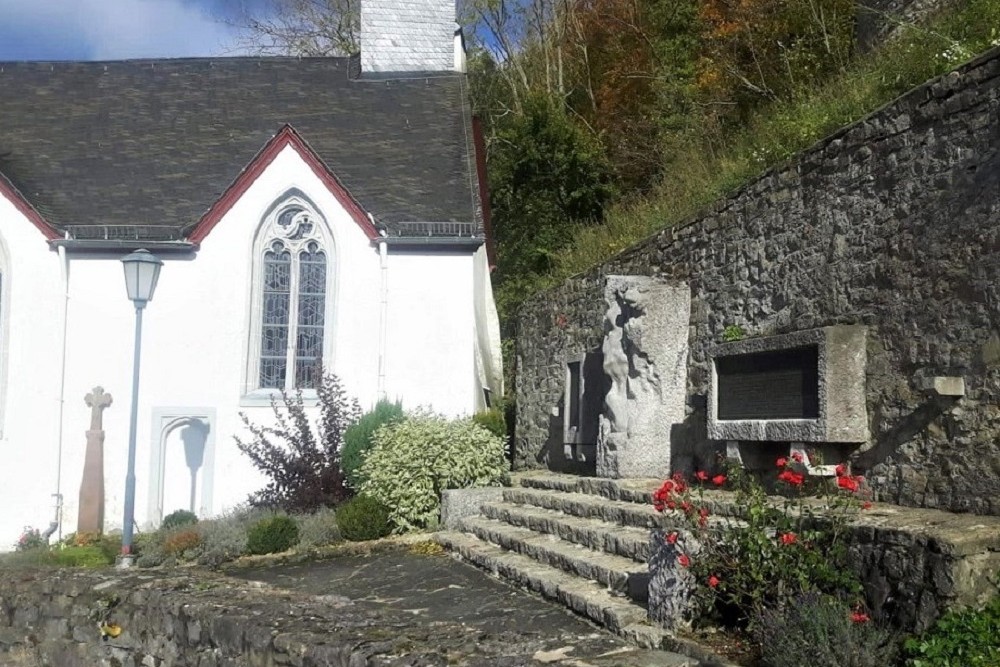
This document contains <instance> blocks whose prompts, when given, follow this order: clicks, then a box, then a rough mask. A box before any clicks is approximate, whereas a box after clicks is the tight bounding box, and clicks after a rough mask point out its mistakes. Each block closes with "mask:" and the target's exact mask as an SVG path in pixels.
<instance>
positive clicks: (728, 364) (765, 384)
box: [715, 345, 819, 419]
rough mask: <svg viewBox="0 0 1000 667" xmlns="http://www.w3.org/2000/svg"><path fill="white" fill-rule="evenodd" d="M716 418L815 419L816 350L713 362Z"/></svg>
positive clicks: (782, 351) (810, 347)
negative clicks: (715, 378)
mask: <svg viewBox="0 0 1000 667" xmlns="http://www.w3.org/2000/svg"><path fill="white" fill-rule="evenodd" d="M715 369H716V377H717V378H718V393H717V396H718V406H717V407H718V418H719V419H816V418H818V417H819V348H818V347H817V346H815V345H810V346H808V347H797V348H791V349H788V350H779V351H776V352H755V353H751V354H739V355H733V356H728V357H718V358H716V360H715Z"/></svg>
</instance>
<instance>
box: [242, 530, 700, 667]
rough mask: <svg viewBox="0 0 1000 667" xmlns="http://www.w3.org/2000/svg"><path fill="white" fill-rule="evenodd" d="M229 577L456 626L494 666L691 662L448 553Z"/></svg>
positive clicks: (652, 666)
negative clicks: (472, 633) (469, 633)
mask: <svg viewBox="0 0 1000 667" xmlns="http://www.w3.org/2000/svg"><path fill="white" fill-rule="evenodd" d="M229 574H230V576H234V577H242V578H245V579H251V580H256V581H263V582H266V583H268V584H271V585H274V586H277V587H280V588H286V589H291V590H296V591H301V592H305V593H310V594H313V595H338V596H344V597H347V598H350V599H351V600H353V601H354V603H355V604H356V605H358V606H361V607H367V608H371V609H375V610H377V609H386V608H390V609H392V610H394V611H396V612H401V613H403V614H409V615H412V616H413V617H414V619H415V620H418V621H419V622H420V623H421V624H427V625H429V626H438V627H440V628H441V630H444V629H445V628H446V627H453V626H455V625H459V626H463V627H465V628H469V627H473V628H476V630H477V635H476V636H477V646H476V653H478V655H477V656H476V657H477V659H479V660H481V659H482V658H484V657H492V658H495V660H494V661H492V662H491V664H496V665H540V664H545V663H548V664H556V665H563V666H566V667H569V666H572V665H575V666H577V667H584V666H586V665H594V666H600V667H611V666H612V665H614V666H621V667H681V666H682V665H693V664H694V661H689V660H688V659H680V658H679V657H678V656H675V655H674V654H670V653H666V652H660V651H643V650H639V649H636V648H634V647H632V646H630V645H629V644H628V643H627V642H625V641H624V640H622V639H621V638H619V637H617V636H615V635H612V634H610V633H608V632H606V631H604V630H602V629H600V628H598V627H596V626H594V625H592V624H590V623H589V622H587V621H585V620H583V619H582V618H580V617H578V616H576V615H573V614H572V613H570V612H568V611H567V610H565V609H564V608H562V607H559V606H557V605H554V604H552V603H549V602H547V601H545V600H542V599H541V598H538V597H535V596H533V595H531V594H529V593H526V592H524V591H521V590H517V589H514V588H512V587H510V586H508V585H507V584H504V583H502V582H500V581H498V580H496V579H494V578H492V577H490V576H489V575H487V574H485V573H483V572H481V571H479V570H477V569H475V568H473V567H471V566H469V565H466V564H464V563H462V562H459V561H456V560H454V559H453V558H451V557H450V556H447V555H419V554H414V553H410V552H408V551H405V550H402V549H400V550H393V551H388V552H381V553H374V554H369V555H344V556H338V557H335V558H332V559H330V560H324V561H315V562H311V563H300V564H289V565H274V566H269V567H262V568H255V569H242V570H235V571H231V572H230V573H229ZM443 634H447V633H443ZM456 657H457V656H456Z"/></svg>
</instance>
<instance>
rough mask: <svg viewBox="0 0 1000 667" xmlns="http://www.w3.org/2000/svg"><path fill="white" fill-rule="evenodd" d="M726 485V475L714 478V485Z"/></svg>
mask: <svg viewBox="0 0 1000 667" xmlns="http://www.w3.org/2000/svg"><path fill="white" fill-rule="evenodd" d="M725 483H726V476H725V475H716V476H715V477H713V478H712V484H715V485H716V486H722V485H723V484H725Z"/></svg>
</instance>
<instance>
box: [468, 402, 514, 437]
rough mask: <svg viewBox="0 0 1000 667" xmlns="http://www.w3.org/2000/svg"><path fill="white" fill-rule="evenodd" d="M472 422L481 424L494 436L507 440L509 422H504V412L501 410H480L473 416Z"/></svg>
mask: <svg viewBox="0 0 1000 667" xmlns="http://www.w3.org/2000/svg"><path fill="white" fill-rule="evenodd" d="M472 422H473V423H474V424H479V425H480V426H482V427H483V428H485V429H486V430H487V431H489V432H490V433H492V434H493V435H495V436H497V437H500V438H503V439H504V440H506V439H507V422H506V421H505V420H504V416H503V410H501V409H500V408H490V409H489V410H480V411H479V412H477V413H476V414H474V415H472Z"/></svg>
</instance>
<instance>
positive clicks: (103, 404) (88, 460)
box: [76, 387, 111, 533]
mask: <svg viewBox="0 0 1000 667" xmlns="http://www.w3.org/2000/svg"><path fill="white" fill-rule="evenodd" d="M83 400H84V402H85V403H86V404H87V407H88V408H90V428H89V429H88V430H87V453H86V455H85V457H84V459H83V482H82V483H81V484H80V507H79V510H78V514H77V522H76V531H77V533H100V532H102V531H103V530H104V410H105V408H107V407H109V406H110V405H111V394H108V393H105V391H104V388H103V387H94V388H93V389H91V390H90V393H89V394H87V395H86V396H84V397H83Z"/></svg>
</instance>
